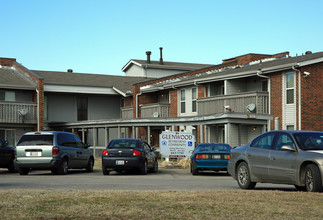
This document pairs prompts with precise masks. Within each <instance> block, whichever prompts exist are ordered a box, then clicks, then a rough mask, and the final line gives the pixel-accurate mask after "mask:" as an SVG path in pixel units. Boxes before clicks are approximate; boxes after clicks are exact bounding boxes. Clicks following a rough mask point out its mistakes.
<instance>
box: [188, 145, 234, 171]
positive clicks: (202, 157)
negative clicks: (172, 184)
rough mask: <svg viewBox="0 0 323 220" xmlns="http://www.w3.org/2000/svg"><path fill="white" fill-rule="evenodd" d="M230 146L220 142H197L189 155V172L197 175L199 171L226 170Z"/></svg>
mask: <svg viewBox="0 0 323 220" xmlns="http://www.w3.org/2000/svg"><path fill="white" fill-rule="evenodd" d="M230 151H231V147H230V145H228V144H221V143H202V144H199V145H198V146H197V147H196V148H195V150H194V153H193V155H192V156H191V173H192V175H197V174H198V173H199V172H200V171H203V170H211V171H216V172H218V171H227V167H228V161H229V158H230Z"/></svg>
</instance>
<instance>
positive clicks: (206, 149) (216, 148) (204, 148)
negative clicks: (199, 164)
mask: <svg viewBox="0 0 323 220" xmlns="http://www.w3.org/2000/svg"><path fill="white" fill-rule="evenodd" d="M230 151H231V147H230V146H229V145H227V144H200V145H199V146H197V148H196V150H195V153H229V152H230Z"/></svg>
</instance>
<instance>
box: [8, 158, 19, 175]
mask: <svg viewBox="0 0 323 220" xmlns="http://www.w3.org/2000/svg"><path fill="white" fill-rule="evenodd" d="M8 171H9V173H16V172H17V169H16V167H15V164H14V162H13V160H11V161H10V164H9V167H8Z"/></svg>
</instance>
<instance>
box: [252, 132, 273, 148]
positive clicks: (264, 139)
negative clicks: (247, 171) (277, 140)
mask: <svg viewBox="0 0 323 220" xmlns="http://www.w3.org/2000/svg"><path fill="white" fill-rule="evenodd" d="M275 135H276V133H268V134H264V135H262V136H260V137H258V138H256V139H255V140H254V141H253V142H252V143H251V145H250V146H251V147H257V148H263V149H271V144H272V142H273V140H274V137H275Z"/></svg>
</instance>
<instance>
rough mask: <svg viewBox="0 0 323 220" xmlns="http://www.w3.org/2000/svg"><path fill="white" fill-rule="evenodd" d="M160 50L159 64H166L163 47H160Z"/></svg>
mask: <svg viewBox="0 0 323 220" xmlns="http://www.w3.org/2000/svg"><path fill="white" fill-rule="evenodd" d="M159 50H160V59H159V64H164V61H163V48H162V47H160V48H159Z"/></svg>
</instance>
